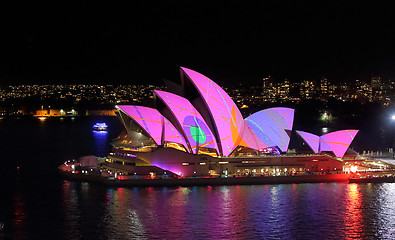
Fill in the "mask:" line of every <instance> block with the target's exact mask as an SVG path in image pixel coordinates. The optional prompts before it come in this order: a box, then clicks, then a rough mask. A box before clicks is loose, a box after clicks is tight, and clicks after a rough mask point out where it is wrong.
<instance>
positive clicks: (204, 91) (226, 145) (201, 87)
mask: <svg viewBox="0 0 395 240" xmlns="http://www.w3.org/2000/svg"><path fill="white" fill-rule="evenodd" d="M181 69H182V71H183V72H184V73H185V74H186V76H187V77H188V79H189V80H190V81H191V82H192V83H193V84H194V86H195V87H196V89H197V90H198V91H199V93H200V96H201V97H202V98H203V99H204V101H205V103H206V106H207V108H208V110H209V112H210V114H211V116H212V118H213V119H214V122H215V125H216V128H217V132H218V136H219V138H220V144H221V149H222V154H221V155H223V156H229V154H230V153H231V152H232V151H233V149H234V148H235V147H237V145H238V144H239V142H240V140H241V137H240V135H241V134H240V133H241V131H242V129H239V128H238V126H239V127H241V126H242V125H243V116H242V115H241V113H240V110H239V109H238V108H237V106H236V104H235V103H234V102H233V100H232V99H231V98H230V97H229V95H228V94H227V93H226V92H225V91H224V90H223V89H222V88H221V87H220V86H219V85H218V84H216V83H215V82H214V81H212V80H211V79H209V78H208V77H206V76H204V75H203V74H200V73H198V72H195V71H193V70H191V69H188V68H184V67H181ZM248 134H249V133H247V135H248ZM246 144H247V145H248V140H247V141H246Z"/></svg>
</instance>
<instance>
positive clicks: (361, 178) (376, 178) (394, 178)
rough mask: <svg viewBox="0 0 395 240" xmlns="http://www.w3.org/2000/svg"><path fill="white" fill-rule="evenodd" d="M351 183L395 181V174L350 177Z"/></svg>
mask: <svg viewBox="0 0 395 240" xmlns="http://www.w3.org/2000/svg"><path fill="white" fill-rule="evenodd" d="M348 181H349V182H350V183H384V182H386V183H393V182H395V175H379V176H377V175H366V176H355V177H350V178H349V179H348Z"/></svg>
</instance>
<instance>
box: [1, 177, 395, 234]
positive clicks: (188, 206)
mask: <svg viewBox="0 0 395 240" xmlns="http://www.w3.org/2000/svg"><path fill="white" fill-rule="evenodd" d="M57 184H59V186H57ZM57 187H60V190H61V191H57V190H55V189H53V188H57ZM32 188H35V189H34V190H32ZM52 190H54V191H52ZM10 200H11V201H12V204H11V205H12V208H11V209H10V210H9V213H8V214H9V219H8V220H7V221H6V234H7V235H8V236H13V237H15V239H32V238H35V239H40V238H42V237H43V236H44V237H45V238H47V239H55V238H56V239H132V238H138V239H208V238H210V239H348V238H365V239H366V238H369V239H394V238H395V184H393V183H384V184H362V185H358V184H346V183H326V184H281V185H260V186H259V185H254V186H220V187H210V186H208V187H179V188H114V189H112V188H105V187H102V186H100V185H95V184H88V183H75V182H69V181H64V180H59V181H58V182H57V183H54V184H51V186H50V187H49V188H48V187H44V186H26V187H22V188H21V189H19V188H18V190H16V191H15V192H14V193H13V196H12V198H11V199H10Z"/></svg>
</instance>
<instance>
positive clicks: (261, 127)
mask: <svg viewBox="0 0 395 240" xmlns="http://www.w3.org/2000/svg"><path fill="white" fill-rule="evenodd" d="M294 113H295V110H294V109H292V108H284V107H276V108H268V109H264V110H262V111H259V112H256V113H254V114H252V115H251V116H249V117H247V118H246V121H247V123H248V125H249V126H250V127H251V129H252V130H253V132H254V133H255V134H256V135H257V136H258V138H259V139H260V141H261V142H262V143H263V144H265V145H267V146H269V147H274V146H277V147H279V148H280V149H281V151H283V152H285V151H287V149H288V145H289V140H290V137H289V135H288V134H287V132H286V131H285V130H292V125H293V120H294Z"/></svg>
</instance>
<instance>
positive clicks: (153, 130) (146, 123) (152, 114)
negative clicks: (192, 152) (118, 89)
mask: <svg viewBox="0 0 395 240" xmlns="http://www.w3.org/2000/svg"><path fill="white" fill-rule="evenodd" d="M117 107H118V108H119V109H120V110H121V111H123V112H124V113H126V114H127V115H128V116H130V117H131V118H132V119H133V120H134V121H136V122H137V123H138V124H139V125H140V127H142V128H143V129H144V130H145V131H146V132H147V133H148V134H149V135H150V136H151V137H152V138H153V139H154V141H155V143H156V144H158V145H162V140H163V141H167V142H174V143H179V144H182V145H183V146H184V147H185V149H187V151H188V147H187V144H186V141H185V140H184V137H183V136H182V135H181V134H180V133H179V132H178V130H177V129H176V128H175V127H174V126H173V124H172V123H171V122H170V121H169V120H167V118H165V117H164V116H162V114H160V112H159V111H158V110H156V109H153V108H149V107H142V106H126V105H123V106H117ZM163 126H164V127H163ZM162 129H164V130H165V133H164V139H162Z"/></svg>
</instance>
